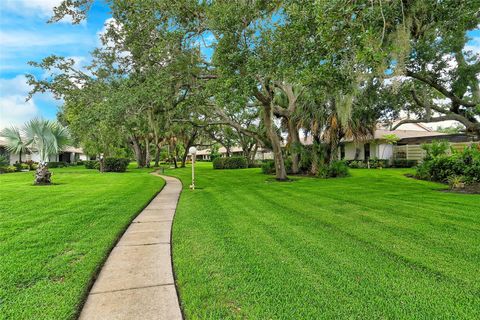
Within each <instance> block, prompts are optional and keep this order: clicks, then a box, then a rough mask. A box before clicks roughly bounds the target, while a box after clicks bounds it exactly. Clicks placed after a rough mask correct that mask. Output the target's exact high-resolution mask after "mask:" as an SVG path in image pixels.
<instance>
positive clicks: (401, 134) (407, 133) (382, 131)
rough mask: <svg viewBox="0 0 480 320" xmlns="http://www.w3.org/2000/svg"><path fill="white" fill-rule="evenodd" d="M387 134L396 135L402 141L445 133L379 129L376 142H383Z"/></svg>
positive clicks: (376, 133) (375, 136)
mask: <svg viewBox="0 0 480 320" xmlns="http://www.w3.org/2000/svg"><path fill="white" fill-rule="evenodd" d="M386 134H394V135H396V136H397V137H399V138H400V139H404V138H417V137H433V136H443V135H445V133H441V132H436V131H417V130H385V129H377V130H375V135H374V140H382V139H383V136H384V135H386Z"/></svg>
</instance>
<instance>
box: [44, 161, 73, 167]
mask: <svg viewBox="0 0 480 320" xmlns="http://www.w3.org/2000/svg"><path fill="white" fill-rule="evenodd" d="M69 165H70V164H69V163H67V162H62V161H52V162H49V163H48V167H49V168H63V167H68V166H69Z"/></svg>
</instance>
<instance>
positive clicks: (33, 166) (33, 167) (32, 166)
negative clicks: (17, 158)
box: [25, 160, 38, 170]
mask: <svg viewBox="0 0 480 320" xmlns="http://www.w3.org/2000/svg"><path fill="white" fill-rule="evenodd" d="M25 163H26V164H28V166H29V167H30V170H37V168H38V163H37V162H35V161H33V160H28V161H26V162H25Z"/></svg>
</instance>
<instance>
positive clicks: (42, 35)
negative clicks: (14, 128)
mask: <svg viewBox="0 0 480 320" xmlns="http://www.w3.org/2000/svg"><path fill="white" fill-rule="evenodd" d="M59 3H61V0H0V128H2V127H5V126H8V125H10V124H13V125H21V124H23V123H24V122H25V121H27V120H29V119H31V118H32V117H34V116H42V117H45V118H50V119H53V118H55V115H56V112H57V108H58V105H60V104H61V101H56V100H54V99H53V97H52V96H51V95H50V94H37V95H35V96H34V98H33V99H32V100H30V101H28V102H25V98H26V96H27V93H28V91H29V89H30V88H29V87H28V85H27V84H26V83H25V76H24V75H25V74H26V73H32V74H34V75H36V76H38V77H41V76H42V71H41V70H39V69H36V68H33V67H31V66H29V65H28V64H27V62H28V61H40V60H41V59H42V58H44V57H46V56H48V55H51V54H55V55H60V56H65V57H72V58H74V59H75V61H76V62H77V63H78V65H82V64H84V63H86V62H88V60H89V56H90V54H89V53H90V51H92V50H93V49H94V48H95V47H96V46H98V44H99V42H98V41H99V40H98V34H99V32H101V31H102V29H103V27H104V23H105V20H107V19H108V18H110V15H109V9H108V7H107V6H106V5H105V4H104V3H102V2H100V1H96V2H95V4H94V6H93V7H92V10H91V11H90V14H89V17H88V20H87V21H85V22H83V23H82V24H79V25H72V24H71V23H70V22H69V21H68V20H66V21H62V22H59V23H53V24H48V23H47V21H48V19H49V18H50V16H51V12H52V9H53V7H54V6H56V5H58V4H59Z"/></svg>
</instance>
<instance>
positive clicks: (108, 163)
mask: <svg viewBox="0 0 480 320" xmlns="http://www.w3.org/2000/svg"><path fill="white" fill-rule="evenodd" d="M129 163H130V159H126V158H105V160H104V165H105V167H104V171H105V172H125V171H127V167H128V164H129Z"/></svg>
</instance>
